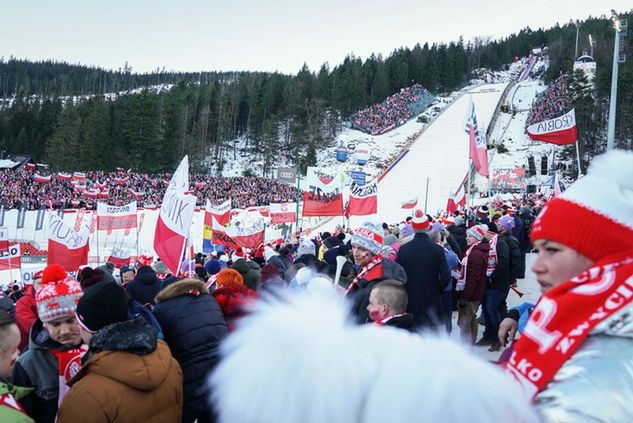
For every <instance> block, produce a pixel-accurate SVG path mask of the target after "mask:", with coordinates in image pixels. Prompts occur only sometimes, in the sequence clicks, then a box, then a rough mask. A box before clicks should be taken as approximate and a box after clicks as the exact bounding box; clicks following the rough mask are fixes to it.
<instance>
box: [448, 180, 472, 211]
mask: <svg viewBox="0 0 633 423" xmlns="http://www.w3.org/2000/svg"><path fill="white" fill-rule="evenodd" d="M466 178H468V175H466V176H465V177H464V180H463V181H462V182H461V183H460V184H459V188H457V191H455V192H454V193H453V194H451V195H450V196H449V197H448V204H447V205H446V211H447V212H449V213H453V212H455V211H457V210H458V209H459V208H460V207H465V206H466V189H465V188H464V182H465V181H466Z"/></svg>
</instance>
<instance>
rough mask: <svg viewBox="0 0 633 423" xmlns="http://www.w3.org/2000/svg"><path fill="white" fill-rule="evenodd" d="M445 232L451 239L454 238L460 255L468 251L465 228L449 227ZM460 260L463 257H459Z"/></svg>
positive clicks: (460, 226) (462, 226)
mask: <svg viewBox="0 0 633 423" xmlns="http://www.w3.org/2000/svg"><path fill="white" fill-rule="evenodd" d="M446 230H447V231H448V232H449V233H450V234H451V235H452V237H453V238H455V241H457V243H458V244H459V248H460V249H461V251H462V254H466V250H468V243H467V242H466V226H464V225H459V226H458V225H450V226H448V227H447V228H446ZM458 255H459V254H458ZM460 258H463V256H460Z"/></svg>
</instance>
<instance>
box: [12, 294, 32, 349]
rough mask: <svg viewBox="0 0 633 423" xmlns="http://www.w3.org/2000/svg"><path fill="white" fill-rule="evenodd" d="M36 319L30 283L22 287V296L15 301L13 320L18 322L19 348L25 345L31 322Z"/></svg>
mask: <svg viewBox="0 0 633 423" xmlns="http://www.w3.org/2000/svg"><path fill="white" fill-rule="evenodd" d="M36 319H37V303H36V302H35V290H34V289H33V286H32V285H31V286H27V287H26V288H25V289H24V296H23V297H22V298H20V299H19V300H18V302H17V303H15V322H16V323H17V324H18V328H20V335H21V336H22V338H21V339H22V342H21V343H20V350H22V349H24V347H25V346H26V345H27V343H28V339H29V332H30V331H31V326H33V322H35V320H36Z"/></svg>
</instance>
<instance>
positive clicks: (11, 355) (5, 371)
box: [0, 325, 20, 379]
mask: <svg viewBox="0 0 633 423" xmlns="http://www.w3.org/2000/svg"><path fill="white" fill-rule="evenodd" d="M19 345H20V330H19V329H18V326H17V325H8V327H6V328H4V329H3V330H2V340H0V378H3V379H7V378H8V377H10V376H11V371H12V370H13V366H15V362H16V361H17V360H18V357H19V356H20V350H18V346H19Z"/></svg>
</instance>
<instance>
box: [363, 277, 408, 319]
mask: <svg viewBox="0 0 633 423" xmlns="http://www.w3.org/2000/svg"><path fill="white" fill-rule="evenodd" d="M367 310H368V311H369V318H370V319H371V320H372V321H373V322H374V324H375V325H378V326H391V327H395V328H398V329H404V330H407V331H409V332H414V331H415V330H416V328H415V323H414V321H413V315H412V314H410V313H407V291H406V289H404V284H403V283H402V282H398V281H394V280H386V281H382V282H380V283H379V284H377V285H374V287H373V288H372V290H371V293H370V294H369V305H368V306H367Z"/></svg>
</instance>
